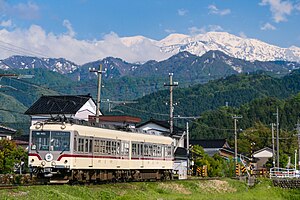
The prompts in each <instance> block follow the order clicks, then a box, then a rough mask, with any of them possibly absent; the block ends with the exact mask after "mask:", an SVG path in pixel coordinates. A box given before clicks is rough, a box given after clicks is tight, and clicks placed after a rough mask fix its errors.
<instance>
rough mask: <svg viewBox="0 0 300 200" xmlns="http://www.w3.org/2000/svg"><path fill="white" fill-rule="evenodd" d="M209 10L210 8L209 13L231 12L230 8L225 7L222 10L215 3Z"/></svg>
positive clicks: (223, 13)
mask: <svg viewBox="0 0 300 200" xmlns="http://www.w3.org/2000/svg"><path fill="white" fill-rule="evenodd" d="M208 10H209V14H215V15H221V16H223V15H228V14H230V13H231V10H230V9H223V10H220V9H219V8H217V6H215V5H209V6H208Z"/></svg>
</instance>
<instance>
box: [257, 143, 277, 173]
mask: <svg viewBox="0 0 300 200" xmlns="http://www.w3.org/2000/svg"><path fill="white" fill-rule="evenodd" d="M253 157H254V158H256V160H257V162H256V168H258V169H260V168H263V167H264V165H265V164H266V163H267V162H268V160H269V158H272V157H273V150H272V149H271V148H269V147H265V148H262V149H260V150H258V151H255V152H254V153H253Z"/></svg>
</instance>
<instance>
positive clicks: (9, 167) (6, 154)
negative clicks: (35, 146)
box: [0, 140, 27, 174]
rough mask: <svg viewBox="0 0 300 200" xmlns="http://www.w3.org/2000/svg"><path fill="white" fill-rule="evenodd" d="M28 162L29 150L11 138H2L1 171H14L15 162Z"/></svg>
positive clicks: (0, 150) (0, 151)
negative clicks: (19, 145)
mask: <svg viewBox="0 0 300 200" xmlns="http://www.w3.org/2000/svg"><path fill="white" fill-rule="evenodd" d="M22 160H23V161H24V162H25V164H24V165H25V166H27V165H26V162H27V152H26V151H25V150H24V149H23V148H22V147H18V146H17V145H16V144H15V143H14V142H13V141H11V140H0V173H1V174H6V173H13V172H14V166H15V164H19V163H20V162H21V161H22Z"/></svg>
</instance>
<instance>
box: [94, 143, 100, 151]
mask: <svg viewBox="0 0 300 200" xmlns="http://www.w3.org/2000/svg"><path fill="white" fill-rule="evenodd" d="M94 152H95V153H99V152H100V142H99V140H95V142H94Z"/></svg>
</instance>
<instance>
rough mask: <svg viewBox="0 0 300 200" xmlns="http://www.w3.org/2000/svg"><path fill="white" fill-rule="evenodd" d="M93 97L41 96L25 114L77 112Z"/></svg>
mask: <svg viewBox="0 0 300 200" xmlns="http://www.w3.org/2000/svg"><path fill="white" fill-rule="evenodd" d="M91 98H92V97H91V96H90V95H64V96H41V98H39V99H38V100H37V101H36V102H35V103H34V104H33V105H32V106H31V107H30V108H29V109H28V110H27V111H26V112H25V114H26V115H40V114H76V112H77V111H78V110H79V109H80V108H81V107H82V106H83V105H84V104H85V103H86V102H87V101H88V100H89V99H91Z"/></svg>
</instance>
